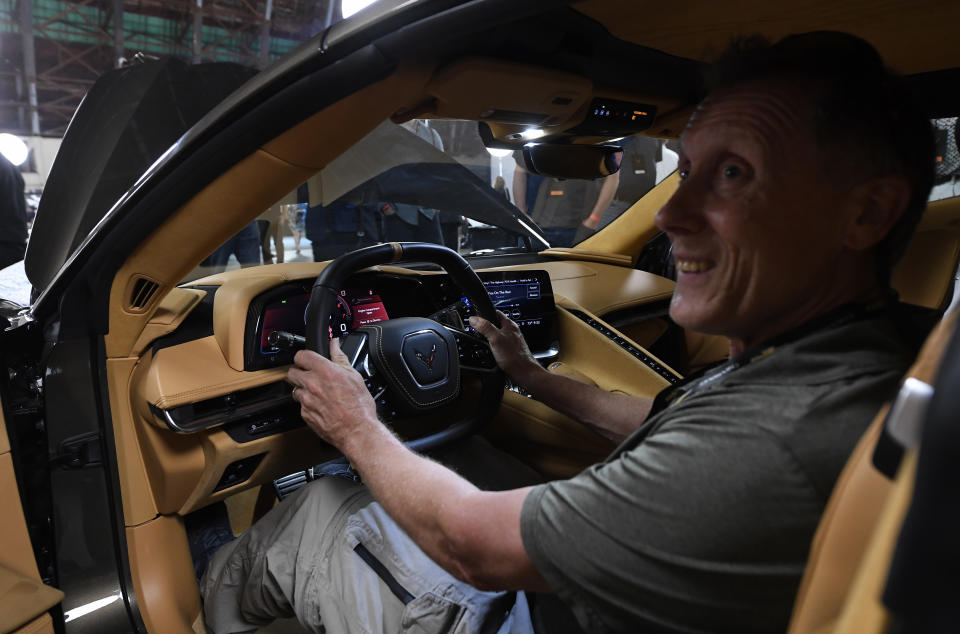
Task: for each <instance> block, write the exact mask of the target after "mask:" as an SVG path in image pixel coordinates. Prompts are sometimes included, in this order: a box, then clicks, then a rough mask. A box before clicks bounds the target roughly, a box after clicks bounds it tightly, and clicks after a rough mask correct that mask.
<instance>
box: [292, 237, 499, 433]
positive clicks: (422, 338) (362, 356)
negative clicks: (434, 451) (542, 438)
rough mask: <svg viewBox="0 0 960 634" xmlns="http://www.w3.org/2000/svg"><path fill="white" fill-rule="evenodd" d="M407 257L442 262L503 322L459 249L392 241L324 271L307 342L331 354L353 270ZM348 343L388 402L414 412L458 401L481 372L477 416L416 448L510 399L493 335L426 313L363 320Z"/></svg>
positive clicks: (489, 315) (464, 428)
mask: <svg viewBox="0 0 960 634" xmlns="http://www.w3.org/2000/svg"><path fill="white" fill-rule="evenodd" d="M400 261H417V262H431V263H434V264H438V265H439V266H441V267H442V268H443V269H444V270H445V271H446V272H447V274H448V275H449V276H450V279H451V281H452V282H453V283H454V284H455V285H456V286H457V287H458V288H459V289H460V290H461V291H462V292H463V293H464V295H465V296H466V297H467V299H469V300H470V302H471V303H472V304H473V306H474V308H475V310H476V312H477V314H478V315H479V316H481V317H483V318H485V319H487V320H489V321H490V322H491V323H493V324H494V325H495V326H497V327H499V326H500V317H499V315H498V314H497V311H496V309H495V308H494V306H493V302H492V301H491V299H490V296H489V295H488V294H487V291H486V289H485V288H484V286H483V283H482V282H481V281H480V278H479V277H477V274H476V273H475V272H474V271H473V269H472V268H471V267H470V265H469V264H468V263H467V261H466V260H464V259H463V258H462V257H461V256H460V255H459V254H457V253H456V252H454V251H452V250H451V249H448V248H446V247H443V246H440V245H436V244H429V243H423V242H391V243H387V244H378V245H374V246H371V247H366V248H363V249H358V250H357V251H352V252H350V253H346V254H344V255H342V256H340V257H339V258H337V259H335V260H333V261H332V262H331V263H330V264H328V265H327V267H326V268H325V269H324V270H323V272H322V273H321V274H320V276H319V277H318V278H317V280H316V282H315V283H314V285H313V289H312V291H311V293H310V303H309V305H308V307H307V314H306V317H307V320H306V321H307V323H306V333H305V334H306V347H307V349H309V350H313V351H315V352H317V353H319V354H321V355H323V356H325V357H327V358H330V339H329V334H328V333H329V332H330V331H329V325H330V316H331V315H332V314H333V312H334V309H335V308H336V302H337V294H338V293H339V291H340V289H341V288H342V287H343V285H344V283H345V282H346V280H347V278H348V277H350V276H351V275H353V274H354V273H356V272H357V271H359V270H361V269H364V268H367V267H370V266H374V265H377V264H386V263H393V262H400ZM340 345H341V350H342V351H343V352H344V354H345V355H346V356H347V358H348V359H349V360H350V364H351V365H352V366H353V367H354V369H356V370H357V371H358V372H359V373H360V374H361V376H363V378H364V382H365V383H366V385H367V389H368V390H369V391H370V394H371V396H373V398H374V400H375V401H377V403H378V406H380V409H390V408H391V407H392V406H395V407H397V409H398V410H399V411H400V412H403V413H406V414H423V413H425V412H428V411H431V410H435V409H437V408H440V407H442V406H444V405H448V404H450V403H452V402H453V401H455V400H456V399H457V397H458V396H459V395H460V392H461V389H462V384H463V380H462V379H464V378H467V377H472V378H476V379H479V382H480V396H479V398H478V403H477V407H476V408H475V409H474V411H473V412H472V413H471V415H470V416H468V417H467V418H465V419H463V420H458V421H454V422H452V423H451V424H450V425H449V426H447V427H446V428H445V429H443V430H441V431H439V432H436V433H433V434H430V435H428V436H425V437H422V438H417V439H414V440H411V441H408V442H407V445H408V446H409V447H411V448H413V449H416V450H423V449H427V448H431V447H435V446H438V445H441V444H445V443H448V442H450V441H452V440H455V439H457V438H461V437H463V436H466V435H468V434H472V433H474V432H475V431H476V430H477V429H478V428H479V427H480V426H482V425H483V424H484V423H485V422H487V421H488V420H489V419H490V418H492V417H493V416H494V414H496V411H497V409H498V408H499V406H500V401H501V399H502V398H503V386H504V376H503V372H502V371H500V369H499V368H498V367H497V365H496V363H495V362H494V360H493V355H492V353H491V352H490V350H489V346H488V345H487V343H486V341H485V340H484V339H482V338H481V337H479V336H477V335H475V334H473V333H470V332H467V331H465V330H462V329H459V328H456V327H454V326H451V325H445V324H440V323H438V322H436V321H434V320H432V319H428V318H425V317H400V318H395V319H390V320H388V321H384V322H380V323H376V324H370V325H367V326H362V327H360V328H358V329H357V330H356V331H354V332H353V333H350V334H347V335H345V336H341V337H340ZM388 404H389V405H388Z"/></svg>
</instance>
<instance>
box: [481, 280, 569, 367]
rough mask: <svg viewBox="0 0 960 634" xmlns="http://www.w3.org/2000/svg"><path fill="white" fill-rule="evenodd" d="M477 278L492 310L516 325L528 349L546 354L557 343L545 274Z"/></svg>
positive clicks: (551, 292) (554, 311) (551, 295)
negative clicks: (483, 288)
mask: <svg viewBox="0 0 960 634" xmlns="http://www.w3.org/2000/svg"><path fill="white" fill-rule="evenodd" d="M477 275H479V277H480V281H481V282H483V285H484V287H485V288H486V289H487V293H488V294H489V295H490V299H491V300H493V305H494V307H495V308H496V309H497V310H499V311H500V312H502V313H503V314H504V315H506V316H507V317H509V318H510V319H512V320H513V321H515V322H516V323H517V325H518V326H520V330H521V331H522V332H523V337H524V339H526V340H527V345H528V346H529V347H530V350H531V351H532V352H533V353H535V354H537V353H547V352H549V351H550V350H551V349H552V348H553V347H554V344H555V343H556V340H557V323H556V312H557V310H556V306H554V303H553V287H552V286H551V285H550V276H549V275H548V274H547V272H546V271H480V272H478V273H477ZM464 299H465V298H464Z"/></svg>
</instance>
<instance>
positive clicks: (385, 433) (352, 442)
mask: <svg viewBox="0 0 960 634" xmlns="http://www.w3.org/2000/svg"><path fill="white" fill-rule="evenodd" d="M365 418H366V419H367V420H365V421H364V423H363V424H362V425H358V426H357V427H358V429H357V430H356V431H355V432H353V433H349V434H348V435H347V436H345V437H344V438H341V439H339V442H338V443H336V447H337V449H339V450H340V451H341V452H342V453H343V455H344V456H346V458H347V459H348V460H350V462H351V463H353V464H355V465H357V466H358V467H359V466H360V463H361V461H362V459H363V458H364V457H372V456H375V455H376V454H378V453H379V452H380V451H382V450H383V449H384V448H385V447H388V446H389V445H391V444H393V443H396V442H399V441H397V437H396V436H394V435H393V433H392V432H391V431H390V430H389V428H387V426H386V425H384V424H383V422H382V421H380V420H379V419H378V418H376V417H372V416H369V415H368V416H366V417H365Z"/></svg>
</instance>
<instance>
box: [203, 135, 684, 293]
mask: <svg viewBox="0 0 960 634" xmlns="http://www.w3.org/2000/svg"><path fill="white" fill-rule="evenodd" d="M617 144H618V145H621V146H623V148H624V154H623V159H622V164H621V171H620V173H618V174H615V175H613V176H610V177H607V178H605V179H603V178H602V179H596V180H577V179H566V180H563V179H557V178H545V177H542V176H537V175H535V174H532V173H529V172H528V171H527V170H525V169H524V167H523V166H522V165H523V164H522V158H521V157H520V152H511V151H509V150H492V151H491V150H488V149H487V148H485V147H484V145H483V143H482V141H481V140H480V135H479V133H478V128H477V123H476V122H475V121H465V120H423V119H413V120H411V121H408V122H404V123H401V124H397V123H393V122H391V121H384V122H383V123H381V124H380V125H379V126H378V127H377V128H375V129H374V130H373V131H372V132H370V134H368V135H367V136H366V137H364V138H363V139H362V140H360V141H359V142H358V143H356V144H355V145H354V146H353V147H351V148H350V149H349V150H347V151H346V152H344V153H343V154H342V155H341V156H340V157H338V158H337V159H336V160H334V161H333V162H332V163H330V165H328V166H327V167H325V168H324V169H322V170H320V171H319V172H317V173H316V174H315V175H314V176H313V177H311V178H310V179H309V180H308V181H307V182H305V183H303V184H302V185H301V186H300V187H298V188H297V189H296V190H295V191H291V192H289V193H288V194H287V195H286V196H285V197H284V198H282V199H281V200H279V201H277V202H276V203H275V204H274V205H273V206H271V208H270V209H267V210H265V211H264V212H263V214H261V215H260V216H259V218H257V219H256V220H255V221H253V222H251V223H250V224H248V225H247V226H245V227H243V228H242V229H241V230H240V231H239V232H238V233H237V234H236V235H234V236H233V237H231V238H230V239H229V240H228V241H227V242H226V243H225V244H224V245H222V246H221V247H220V248H218V249H217V250H215V251H214V252H213V253H211V254H210V256H209V257H208V258H207V259H206V260H204V262H203V263H202V264H201V266H200V267H198V268H197V269H196V270H195V271H194V272H193V273H192V274H191V275H190V276H189V278H188V279H196V278H198V277H201V276H204V275H210V274H214V273H219V272H221V271H223V270H230V269H234V268H239V267H248V266H257V265H260V264H271V263H273V262H298V261H299V262H305V261H311V260H312V261H324V260H330V259H333V258H335V257H337V256H339V255H341V254H343V253H346V252H348V251H352V250H354V249H358V248H362V247H365V246H370V245H373V244H377V243H381V242H392V241H398V242H408V241H417V242H430V243H434V244H442V245H444V246H447V247H449V248H451V249H454V250H456V251H458V252H459V253H460V254H462V255H465V256H470V255H495V254H507V253H522V252H536V251H540V250H542V249H545V248H547V247H551V246H552V247H570V246H573V245H574V244H576V243H578V242H580V241H582V240H583V239H586V238H587V237H589V236H590V235H592V234H593V233H594V232H595V231H597V230H600V229H602V228H603V227H604V226H606V225H607V224H609V223H610V222H611V221H612V220H613V219H614V218H616V217H617V216H619V215H620V214H621V213H623V211H624V210H626V209H627V208H628V207H629V206H630V205H632V204H633V203H634V202H636V201H637V200H639V199H640V198H641V197H642V196H643V195H644V194H646V193H647V191H649V190H650V188H652V187H653V186H654V185H655V184H656V183H658V182H660V181H661V180H662V179H663V178H665V177H666V176H667V175H669V174H670V173H671V172H672V171H673V170H674V169H675V168H676V164H677V154H676V152H674V151H673V150H672V149H670V148H669V147H667V144H665V142H663V141H661V140H659V139H650V138H646V137H635V138H627V139H622V140H620V141H618V142H617Z"/></svg>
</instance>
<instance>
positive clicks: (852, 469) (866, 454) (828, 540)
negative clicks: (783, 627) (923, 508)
mask: <svg viewBox="0 0 960 634" xmlns="http://www.w3.org/2000/svg"><path fill="white" fill-rule="evenodd" d="M889 409H890V406H889V405H885V406H884V408H883V409H882V410H881V411H880V413H879V414H878V415H877V417H876V418H875V419H874V421H873V423H872V424H871V425H870V427H869V429H867V432H866V433H865V434H864V435H863V436H862V437H861V438H860V441H859V442H858V443H857V446H856V448H854V450H853V453H852V454H851V456H850V458H849V460H848V462H847V468H845V469H844V470H843V472H842V473H841V474H840V478H839V479H838V480H837V484H836V486H834V489H833V493H832V494H831V496H830V501H829V502H828V503H827V507H826V509H825V510H824V512H823V517H822V518H821V520H820V524H819V525H818V527H817V532H816V534H815V535H814V538H813V546H812V547H811V553H810V559H809V562H808V564H807V568H806V571H805V572H804V576H803V581H802V583H801V585H800V591H799V592H798V594H797V599H796V601H795V603H794V609H793V618H792V619H791V622H790V629H789V631H790V632H791V633H793V634H800V633H806V632H812V631H816V630H817V628H820V627H824V626H827V625H830V624H832V623H835V621H836V618H837V616H838V615H839V614H840V611H841V610H842V609H843V603H844V600H845V599H846V591H847V590H848V589H849V588H850V585H851V584H852V583H853V578H854V575H856V573H857V569H858V564H859V562H860V560H861V558H862V557H863V553H864V550H865V549H866V546H867V543H868V542H869V540H870V536H871V535H872V534H873V531H874V529H875V527H876V525H877V521H878V519H879V517H880V514H881V511H882V509H883V505H884V503H885V502H886V500H887V498H888V497H889V495H890V491H891V489H892V488H893V482H891V481H890V480H888V479H887V478H886V477H885V476H884V475H883V474H881V473H880V472H879V471H877V470H876V469H873V468H871V467H870V466H869V465H868V464H867V463H869V462H870V460H871V457H872V455H873V449H874V447H876V444H877V438H879V437H880V432H881V431H882V430H883V421H884V419H885V418H886V416H887V412H888V411H889Z"/></svg>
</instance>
